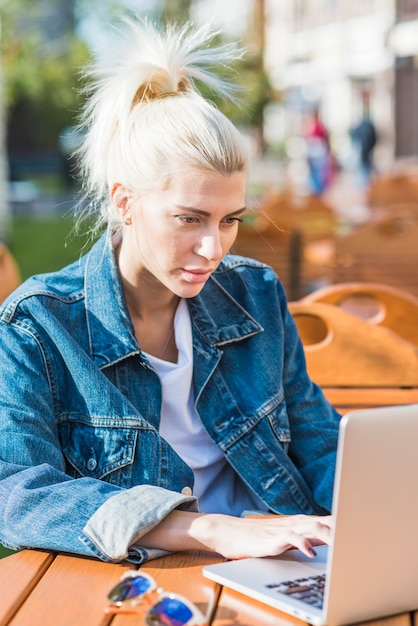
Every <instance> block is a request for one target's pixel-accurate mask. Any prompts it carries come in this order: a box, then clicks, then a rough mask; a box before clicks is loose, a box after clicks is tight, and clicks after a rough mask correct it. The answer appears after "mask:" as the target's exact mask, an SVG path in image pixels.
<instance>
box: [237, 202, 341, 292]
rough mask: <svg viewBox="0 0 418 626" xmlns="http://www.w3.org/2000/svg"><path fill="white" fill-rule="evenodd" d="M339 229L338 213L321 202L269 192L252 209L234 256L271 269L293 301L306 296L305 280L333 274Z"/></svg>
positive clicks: (238, 239)
mask: <svg viewBox="0 0 418 626" xmlns="http://www.w3.org/2000/svg"><path fill="white" fill-rule="evenodd" d="M336 230H337V218H336V216H335V213H334V210H333V208H332V207H331V206H330V205H329V204H327V203H326V202H325V201H323V200H322V199H317V198H301V199H297V198H295V197H294V196H293V195H292V194H290V193H288V192H284V193H281V194H271V195H267V196H266V197H265V198H263V199H262V201H261V204H260V207H259V208H254V209H253V210H252V211H250V213H249V215H248V216H247V219H246V221H245V222H244V223H243V224H242V225H241V226H240V229H239V232H238V237H237V239H236V242H235V244H234V247H233V249H232V252H234V253H235V254H241V255H243V256H249V257H253V258H255V259H258V260H260V261H263V262H264V263H267V264H268V265H270V266H271V267H273V269H274V270H275V271H276V272H277V274H278V276H279V277H280V279H281V280H282V282H283V284H284V286H285V289H286V291H287V295H288V298H289V299H290V300H295V299H298V298H299V297H301V296H302V295H303V294H304V293H306V289H305V284H306V282H307V281H309V280H314V279H318V278H320V277H322V276H323V275H324V274H326V275H327V276H329V274H330V272H332V270H331V269H330V268H331V267H333V262H332V264H330V258H331V257H332V260H333V256H334V249H333V244H332V241H333V238H334V235H335V233H336Z"/></svg>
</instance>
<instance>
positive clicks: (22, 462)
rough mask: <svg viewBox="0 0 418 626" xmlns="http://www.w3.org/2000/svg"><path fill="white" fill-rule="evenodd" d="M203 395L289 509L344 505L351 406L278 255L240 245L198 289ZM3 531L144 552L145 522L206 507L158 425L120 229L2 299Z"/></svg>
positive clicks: (215, 426)
mask: <svg viewBox="0 0 418 626" xmlns="http://www.w3.org/2000/svg"><path fill="white" fill-rule="evenodd" d="M188 305H189V309H190V315H191V320H192V327H193V358H194V380H193V385H194V395H195V404H196V411H197V414H198V415H199V417H200V419H201V420H202V422H203V424H204V426H205V428H206V429H207V431H208V433H209V435H210V437H211V438H212V439H213V441H214V442H215V443H216V444H217V445H218V446H219V447H220V449H221V450H222V451H223V453H224V454H225V456H226V458H227V460H228V462H229V463H230V464H231V465H232V467H233V468H234V469H235V470H236V471H237V472H238V474H239V475H240V476H241V477H242V479H243V480H244V481H245V482H246V483H247V485H249V487H250V488H251V489H252V490H253V491H254V492H255V493H256V494H257V495H258V496H259V497H260V498H261V499H262V500H263V501H264V502H265V503H266V505H267V506H268V507H269V508H270V509H271V510H272V511H274V512H277V513H308V514H310V513H317V514H323V513H327V512H328V511H329V510H330V508H331V499H332V488H333V478H334V468H335V453H336V445H337V436H338V423H339V419H340V416H339V415H338V414H337V413H336V412H335V411H334V409H333V408H332V407H331V406H330V405H329V404H328V402H327V401H326V399H325V398H324V396H323V394H322V392H321V390H320V389H319V388H318V387H317V386H316V385H314V384H313V383H312V382H311V380H310V379H309V377H308V375H307V372H306V367H305V359H304V353H303V347H302V345H301V342H300V340H299V338H298V334H297V329H296V326H295V324H294V322H293V319H292V318H291V316H290V314H289V312H288V309H287V302H286V297H285V293H284V290H283V288H282V285H281V283H280V281H279V280H278V279H277V277H276V275H275V274H274V273H273V271H272V270H271V269H270V268H268V267H266V266H265V265H263V264H262V263H259V262H257V261H254V260H252V259H246V258H243V257H238V256H232V255H231V256H227V257H225V259H224V260H223V262H222V263H221V264H220V265H219V267H218V269H217V270H216V272H214V274H213V275H212V277H211V278H210V279H209V281H208V282H207V284H206V285H205V287H204V288H203V290H202V292H201V293H200V294H199V295H198V296H196V297H195V298H191V299H190V300H188ZM0 364H1V365H0V388H1V396H0V542H2V543H3V544H4V545H6V546H8V547H10V548H14V549H19V548H22V547H37V548H46V549H50V550H59V551H68V552H73V553H79V554H85V555H89V556H96V557H98V558H100V559H103V560H108V561H120V560H122V559H125V558H129V559H131V560H133V561H136V562H143V561H145V560H147V559H149V558H153V557H154V556H158V555H159V554H161V551H150V550H146V549H145V548H142V547H141V541H140V539H141V536H143V535H144V534H145V533H147V532H148V531H149V530H150V529H151V528H152V527H153V526H155V525H156V524H158V523H159V522H160V521H161V519H163V518H164V517H165V516H166V515H167V514H168V513H169V512H170V511H171V510H173V509H174V508H183V509H189V510H197V502H196V499H195V498H194V497H193V496H190V495H189V494H190V490H189V491H187V490H186V491H185V494H186V495H184V494H183V493H182V490H183V489H184V488H185V487H190V488H193V472H192V470H191V469H190V468H189V467H188V466H187V465H186V463H184V461H183V460H182V459H181V458H180V457H179V456H178V455H177V454H176V453H175V452H174V450H173V449H172V448H171V447H170V446H169V445H168V444H167V442H166V441H165V440H163V439H162V438H161V437H160V436H159V433H158V427H159V420H160V406H161V386H160V381H159V378H158V376H157V374H156V373H155V371H154V370H153V368H152V367H151V366H150V364H149V363H148V361H147V359H146V357H145V355H144V354H143V353H142V352H141V349H140V347H139V345H138V342H137V341H136V338H135V335H134V330H133V326H132V324H131V321H130V318H129V314H128V311H127V307H126V303H125V300H124V296H123V291H122V287H121V283H120V278H119V274H118V270H117V266H116V262H115V258H114V253H113V249H112V246H111V245H110V239H109V237H108V236H107V235H103V236H102V237H101V239H99V241H98V242H97V243H96V244H95V245H94V246H93V247H92V249H91V251H90V252H89V253H88V254H86V255H85V256H84V257H82V258H81V259H80V260H79V261H77V262H75V263H73V264H72V265H70V266H68V267H67V268H64V269H63V270H61V271H58V272H56V273H52V274H45V275H39V276H35V277H32V278H31V279H29V280H27V281H26V282H25V283H24V284H23V285H21V287H20V288H19V289H18V290H17V291H15V292H14V293H13V294H12V295H11V296H10V297H9V298H8V300H7V301H6V302H5V303H4V305H3V306H2V309H1V310H0Z"/></svg>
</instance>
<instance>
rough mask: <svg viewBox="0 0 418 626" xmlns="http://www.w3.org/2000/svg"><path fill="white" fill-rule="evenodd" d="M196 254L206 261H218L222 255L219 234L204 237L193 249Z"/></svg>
mask: <svg viewBox="0 0 418 626" xmlns="http://www.w3.org/2000/svg"><path fill="white" fill-rule="evenodd" d="M195 252H196V254H199V255H200V256H203V257H204V258H205V259H207V260H208V261H219V260H220V259H222V257H223V255H224V251H223V249H222V244H221V238H220V235H219V233H218V232H217V233H213V234H210V235H204V236H203V237H201V239H200V241H199V243H198V244H197V246H196V247H195Z"/></svg>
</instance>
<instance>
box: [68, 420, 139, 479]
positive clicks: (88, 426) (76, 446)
mask: <svg viewBox="0 0 418 626" xmlns="http://www.w3.org/2000/svg"><path fill="white" fill-rule="evenodd" d="M103 421H104V420H90V419H89V420H88V421H87V420H86V421H84V420H83V419H82V418H80V417H79V416H77V418H70V419H69V418H67V419H66V420H65V421H62V422H61V423H60V424H59V426H58V428H59V433H60V438H61V446H62V450H63V453H64V456H65V459H66V465H67V472H68V474H70V475H71V476H73V477H75V478H79V477H82V476H88V477H91V478H97V479H100V480H105V481H106V482H109V483H112V484H116V485H119V486H122V487H125V486H129V484H130V478H131V474H132V465H133V462H134V457H135V448H136V443H137V436H138V431H137V429H135V428H127V427H121V425H120V422H118V425H117V426H113V425H112V426H108V425H104V424H103ZM106 421H107V422H109V421H110V420H106Z"/></svg>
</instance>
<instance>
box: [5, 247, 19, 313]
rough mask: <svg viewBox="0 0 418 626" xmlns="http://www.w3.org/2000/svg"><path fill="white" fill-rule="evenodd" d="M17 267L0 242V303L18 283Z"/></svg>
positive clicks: (8, 251)
mask: <svg viewBox="0 0 418 626" xmlns="http://www.w3.org/2000/svg"><path fill="white" fill-rule="evenodd" d="M20 282H21V277H20V272H19V268H18V266H17V263H16V261H15V259H14V258H13V256H12V254H11V252H10V250H9V249H8V247H7V246H6V245H5V244H4V243H0V303H1V302H3V300H4V299H5V298H6V297H7V296H8V295H9V294H10V293H11V292H12V291H13V290H14V289H16V287H18V286H19V285H20Z"/></svg>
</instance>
